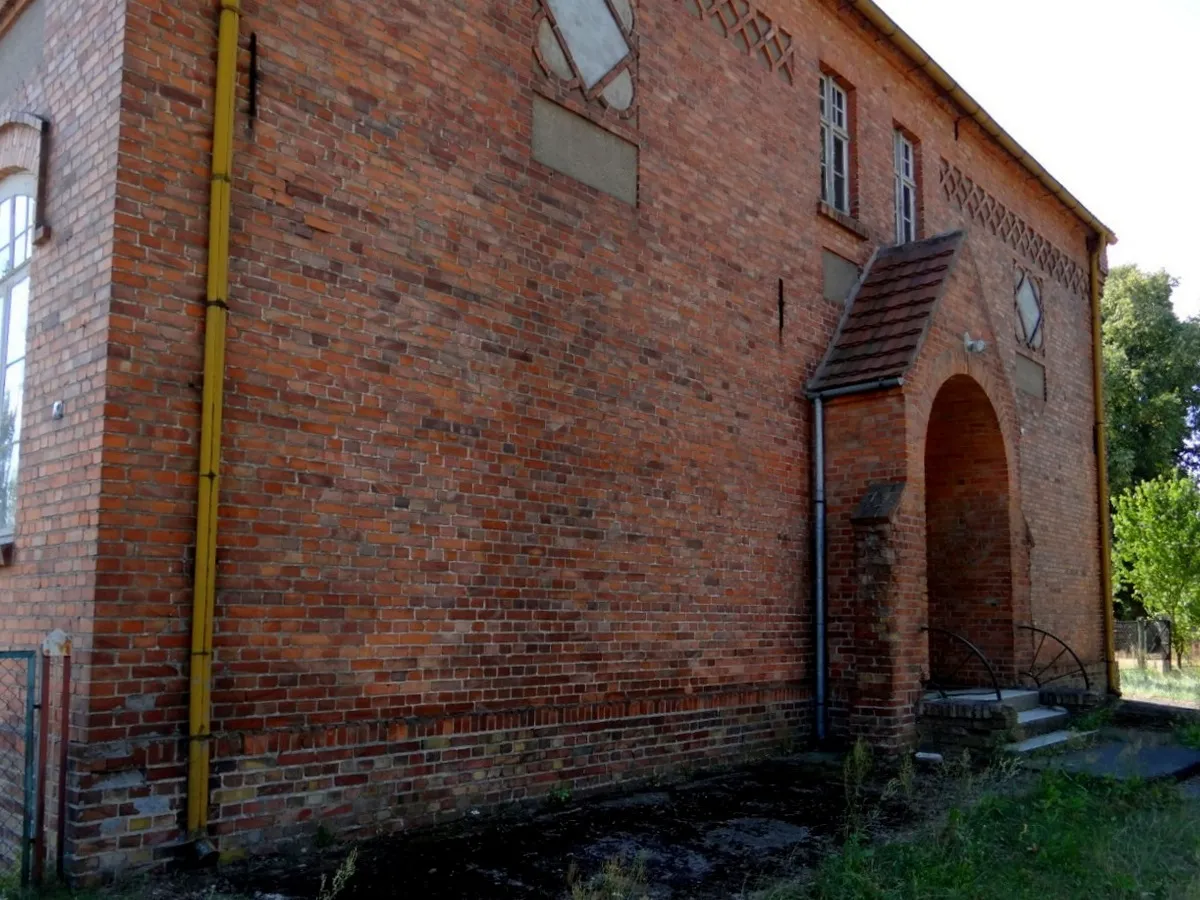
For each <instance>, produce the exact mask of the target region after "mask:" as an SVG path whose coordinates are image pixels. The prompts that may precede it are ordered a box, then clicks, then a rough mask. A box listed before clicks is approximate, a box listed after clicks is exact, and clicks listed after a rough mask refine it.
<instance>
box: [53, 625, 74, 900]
mask: <svg viewBox="0 0 1200 900" xmlns="http://www.w3.org/2000/svg"><path fill="white" fill-rule="evenodd" d="M62 648H63V658H62V702H61V704H60V705H61V706H62V728H61V730H60V731H59V740H58V822H57V823H56V824H57V826H58V840H57V841H56V843H55V847H54V855H55V861H54V866H55V871H56V872H57V874H58V880H59V881H62V880H63V879H64V878H65V876H66V854H67V745H68V744H69V743H70V738H71V639H70V638H67V640H65V641H64V642H63V645H62Z"/></svg>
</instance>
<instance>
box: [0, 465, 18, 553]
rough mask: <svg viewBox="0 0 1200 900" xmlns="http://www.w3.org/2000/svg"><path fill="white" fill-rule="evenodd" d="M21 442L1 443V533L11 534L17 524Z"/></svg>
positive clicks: (4, 534)
mask: <svg viewBox="0 0 1200 900" xmlns="http://www.w3.org/2000/svg"><path fill="white" fill-rule="evenodd" d="M18 468H20V444H4V445H0V535H3V536H9V535H11V534H12V533H13V531H15V530H16V526H17V469H18Z"/></svg>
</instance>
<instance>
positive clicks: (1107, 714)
mask: <svg viewBox="0 0 1200 900" xmlns="http://www.w3.org/2000/svg"><path fill="white" fill-rule="evenodd" d="M1112 720H1113V708H1112V707H1111V706H1108V705H1105V706H1097V707H1096V708H1095V709H1090V710H1088V711H1087V712H1085V713H1084V714H1083V715H1081V716H1076V718H1075V721H1074V722H1072V723H1071V729H1072V730H1073V731H1099V730H1100V729H1101V728H1105V727H1107V726H1109V725H1111V724H1112Z"/></svg>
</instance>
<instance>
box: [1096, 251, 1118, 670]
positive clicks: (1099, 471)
mask: <svg viewBox="0 0 1200 900" xmlns="http://www.w3.org/2000/svg"><path fill="white" fill-rule="evenodd" d="M1108 238H1109V236H1108V235H1107V234H1105V233H1104V232H1103V231H1101V232H1099V233H1097V235H1096V243H1095V245H1094V246H1093V247H1092V248H1091V289H1092V394H1093V402H1094V403H1095V407H1096V429H1095V431H1096V487H1097V493H1098V494H1099V497H1098V498H1097V500H1098V502H1099V504H1100V508H1099V510H1098V512H1099V515H1100V589H1101V591H1103V594H1104V595H1103V597H1102V600H1103V603H1104V662H1105V666H1106V667H1107V670H1108V692H1109V693H1110V694H1117V693H1120V684H1121V682H1120V673H1119V672H1118V671H1117V648H1116V640H1115V638H1114V635H1113V631H1114V627H1113V586H1112V536H1111V533H1110V528H1109V500H1108V435H1107V431H1108V429H1107V426H1106V424H1105V414H1104V355H1103V353H1104V345H1103V341H1102V338H1101V334H1100V254H1102V253H1103V252H1104V248H1105V246H1106V245H1107V244H1108Z"/></svg>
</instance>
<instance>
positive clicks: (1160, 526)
mask: <svg viewBox="0 0 1200 900" xmlns="http://www.w3.org/2000/svg"><path fill="white" fill-rule="evenodd" d="M1115 506H1116V512H1115V514H1114V516H1113V533H1114V537H1115V538H1116V540H1115V543H1114V548H1113V575H1114V578H1115V579H1119V580H1120V581H1121V582H1123V583H1124V584H1125V585H1127V586H1128V587H1129V588H1131V589H1132V593H1133V596H1134V598H1135V599H1136V600H1137V601H1138V602H1140V603H1141V604H1142V605H1143V606H1144V607H1145V609H1146V612H1148V613H1149V614H1150V615H1152V616H1166V617H1167V618H1169V619H1170V620H1171V645H1172V647H1173V649H1174V650H1175V655H1176V659H1178V660H1179V661H1180V662H1181V663H1182V659H1183V653H1184V651H1185V650H1187V649H1188V648H1190V647H1191V645H1192V644H1193V643H1194V642H1195V641H1196V639H1197V638H1198V637H1200V486H1197V484H1196V481H1195V479H1194V478H1193V477H1192V476H1190V475H1188V474H1186V473H1184V472H1181V471H1175V472H1173V473H1171V474H1169V475H1160V476H1158V477H1157V478H1154V479H1152V480H1150V481H1144V482H1142V483H1141V484H1139V485H1137V487H1135V488H1133V489H1132V490H1129V491H1127V492H1125V493H1124V494H1122V495H1121V496H1119V497H1117V498H1116V500H1115Z"/></svg>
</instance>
